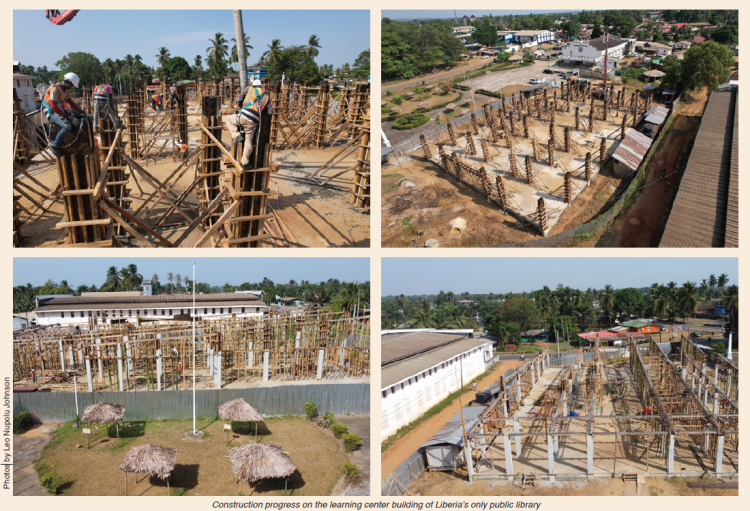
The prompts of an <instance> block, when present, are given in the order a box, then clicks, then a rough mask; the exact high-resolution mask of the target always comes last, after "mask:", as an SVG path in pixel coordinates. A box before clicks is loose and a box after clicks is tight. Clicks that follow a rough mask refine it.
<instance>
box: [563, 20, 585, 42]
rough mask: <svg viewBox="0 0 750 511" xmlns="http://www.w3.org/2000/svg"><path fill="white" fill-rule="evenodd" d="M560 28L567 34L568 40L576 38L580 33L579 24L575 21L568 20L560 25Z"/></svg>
mask: <svg viewBox="0 0 750 511" xmlns="http://www.w3.org/2000/svg"><path fill="white" fill-rule="evenodd" d="M560 28H561V29H562V30H563V31H564V32H565V33H566V34H567V38H568V39H570V38H571V37H573V36H578V34H580V33H581V24H580V23H578V22H577V21H575V20H568V21H566V22H564V23H562V24H561V25H560Z"/></svg>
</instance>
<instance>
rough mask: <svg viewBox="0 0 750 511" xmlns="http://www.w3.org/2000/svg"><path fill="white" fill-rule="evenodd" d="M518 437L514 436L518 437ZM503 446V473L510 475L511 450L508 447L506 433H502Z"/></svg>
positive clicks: (508, 439)
mask: <svg viewBox="0 0 750 511" xmlns="http://www.w3.org/2000/svg"><path fill="white" fill-rule="evenodd" d="M518 438H519V437H516V439H518ZM503 448H504V450H505V473H506V474H507V475H511V474H512V473H513V451H512V450H511V449H510V437H509V436H508V435H507V434H505V433H504V434H503Z"/></svg>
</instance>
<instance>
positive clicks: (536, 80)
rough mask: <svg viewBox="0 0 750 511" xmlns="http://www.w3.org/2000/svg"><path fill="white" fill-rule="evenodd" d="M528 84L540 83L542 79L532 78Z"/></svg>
mask: <svg viewBox="0 0 750 511" xmlns="http://www.w3.org/2000/svg"><path fill="white" fill-rule="evenodd" d="M529 83H535V84H536V83H542V79H541V78H532V79H531V80H529Z"/></svg>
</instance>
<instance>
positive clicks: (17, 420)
mask: <svg viewBox="0 0 750 511" xmlns="http://www.w3.org/2000/svg"><path fill="white" fill-rule="evenodd" d="M33 423H34V421H33V420H32V418H31V413H29V412H21V413H19V414H18V415H14V416H13V434H14V435H23V434H24V433H26V431H28V429H29V428H31V425H32V424H33Z"/></svg>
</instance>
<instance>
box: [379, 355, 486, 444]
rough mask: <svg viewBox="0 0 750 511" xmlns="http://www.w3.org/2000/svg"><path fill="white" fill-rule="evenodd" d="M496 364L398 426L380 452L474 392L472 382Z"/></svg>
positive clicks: (484, 375)
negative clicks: (454, 402)
mask: <svg viewBox="0 0 750 511" xmlns="http://www.w3.org/2000/svg"><path fill="white" fill-rule="evenodd" d="M496 366H497V363H495V364H492V366H490V368H489V369H487V370H486V371H485V372H483V373H482V374H480V375H479V376H477V377H476V378H474V379H473V380H471V381H470V382H469V383H468V384H467V385H465V386H464V387H463V388H461V389H458V390H456V391H454V392H451V393H450V394H448V395H447V396H446V397H445V399H443V400H442V401H440V402H439V403H438V404H436V405H435V406H433V407H432V408H430V409H429V410H427V411H426V412H425V413H424V414H422V415H421V416H420V417H419V418H417V419H416V420H414V421H413V422H410V423H409V424H407V425H405V426H402V427H400V428H398V430H397V431H396V432H395V433H394V434H393V435H391V436H390V437H388V438H387V439H386V440H384V441H383V442H382V443H381V444H380V452H381V453H384V452H385V451H387V450H388V449H389V448H390V447H391V446H392V445H393V444H395V443H396V442H397V441H398V440H399V439H401V438H403V437H405V436H406V435H408V434H409V432H411V431H412V430H413V429H414V428H416V427H417V426H419V425H420V424H422V423H423V422H424V421H426V420H427V419H429V418H430V417H433V416H435V415H437V414H439V413H440V412H442V411H443V410H445V409H446V408H447V407H448V406H449V405H450V404H451V403H452V402H453V401H455V400H456V399H458V398H459V397H461V396H463V395H464V394H468V393H469V392H473V391H474V389H473V387H472V385H471V384H472V383H473V382H475V381H476V382H478V381H479V380H481V379H482V378H484V377H486V376H487V375H489V374H490V373H491V372H492V371H494V370H495V367H496Z"/></svg>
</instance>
